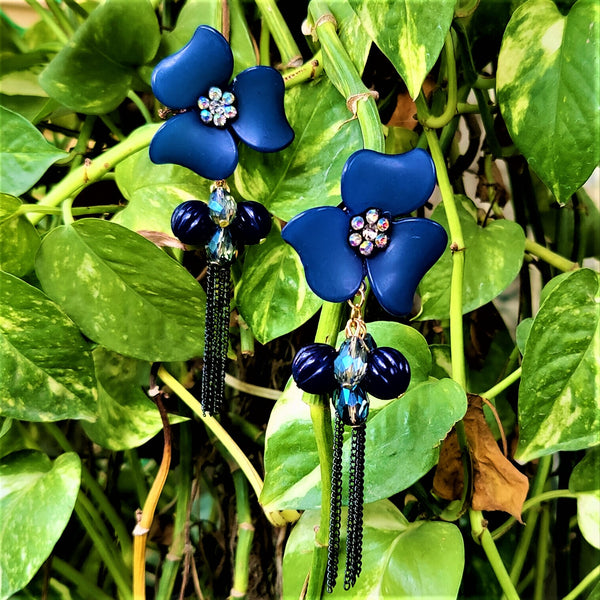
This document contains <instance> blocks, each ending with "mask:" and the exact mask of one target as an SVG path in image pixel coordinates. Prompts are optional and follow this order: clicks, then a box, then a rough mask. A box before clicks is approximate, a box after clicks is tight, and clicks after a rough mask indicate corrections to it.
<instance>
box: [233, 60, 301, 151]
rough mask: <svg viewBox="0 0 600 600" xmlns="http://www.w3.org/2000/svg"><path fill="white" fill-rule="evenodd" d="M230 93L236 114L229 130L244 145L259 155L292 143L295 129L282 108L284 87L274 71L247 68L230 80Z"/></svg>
mask: <svg viewBox="0 0 600 600" xmlns="http://www.w3.org/2000/svg"><path fill="white" fill-rule="evenodd" d="M231 91H232V92H233V94H234V96H235V97H236V99H237V105H236V106H237V111H238V117H237V119H236V120H235V121H233V123H232V124H231V128H232V129H233V130H234V131H235V133H236V134H237V135H238V137H239V138H240V139H241V140H242V141H243V142H244V143H245V144H246V145H248V146H250V148H253V149H254V150H258V151H259V152H276V151H277V150H282V149H283V148H285V147H286V146H289V145H290V144H291V143H292V140H293V139H294V130H293V129H292V128H291V127H290V125H289V123H288V121H287V117H286V116H285V110H284V108H283V95H284V92H285V87H284V85H283V79H282V78H281V75H280V74H279V73H278V72H277V71H276V70H275V69H272V68H271V67H250V68H249V69H246V70H245V71H242V72H241V73H240V74H239V75H238V76H237V77H236V78H235V79H234V80H233V83H232V86H231Z"/></svg>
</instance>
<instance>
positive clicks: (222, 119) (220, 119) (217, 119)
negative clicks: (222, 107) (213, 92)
mask: <svg viewBox="0 0 600 600" xmlns="http://www.w3.org/2000/svg"><path fill="white" fill-rule="evenodd" d="M213 123H214V124H215V125H216V126H217V127H223V125H225V123H227V117H226V116H225V115H223V114H221V115H215V116H214V117H213Z"/></svg>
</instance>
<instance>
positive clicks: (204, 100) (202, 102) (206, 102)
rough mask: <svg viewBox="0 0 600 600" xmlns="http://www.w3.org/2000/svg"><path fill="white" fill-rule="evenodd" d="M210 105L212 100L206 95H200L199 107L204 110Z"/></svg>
mask: <svg viewBox="0 0 600 600" xmlns="http://www.w3.org/2000/svg"><path fill="white" fill-rule="evenodd" d="M209 106H210V100H209V99H208V98H207V97H206V96H200V98H198V108H199V109H200V110H204V109H206V108H208V107H209Z"/></svg>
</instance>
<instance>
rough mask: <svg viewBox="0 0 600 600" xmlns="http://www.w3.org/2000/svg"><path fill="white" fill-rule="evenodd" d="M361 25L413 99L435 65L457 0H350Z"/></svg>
mask: <svg viewBox="0 0 600 600" xmlns="http://www.w3.org/2000/svg"><path fill="white" fill-rule="evenodd" d="M348 2H349V3H350V5H351V6H352V8H353V9H354V11H355V12H356V14H357V15H358V17H359V19H360V22H361V24H362V26H363V27H364V28H365V29H366V31H367V33H368V34H369V35H370V36H371V39H372V40H373V42H375V44H377V46H378V47H379V49H380V50H381V51H382V52H383V53H384V54H385V55H386V56H387V58H388V59H389V61H390V62H391V63H392V64H393V65H394V67H395V68H396V70H397V71H398V73H399V74H400V77H402V79H403V80H404V83H406V87H407V88H408V92H409V93H410V95H411V97H412V98H413V99H414V98H416V97H417V96H418V95H419V92H420V91H421V85H422V84H423V81H424V80H425V77H426V76H427V74H428V73H429V71H430V70H431V68H432V67H433V65H434V64H435V62H436V60H437V59H438V56H439V55H440V52H441V51H442V47H443V45H444V40H445V39H446V34H447V33H448V31H449V30H450V24H451V23H452V17H453V15H454V5H455V0H434V1H429V2H423V1H422V0H378V1H377V2H372V1H371V0H348Z"/></svg>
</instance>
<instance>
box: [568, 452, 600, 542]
mask: <svg viewBox="0 0 600 600" xmlns="http://www.w3.org/2000/svg"><path fill="white" fill-rule="evenodd" d="M569 491H571V492H574V493H576V494H577V522H578V524H579V529H581V533H582V534H583V537H584V538H585V539H586V540H587V541H588V543H590V544H591V545H592V546H594V547H595V548H600V518H599V515H600V447H598V446H596V447H595V448H592V449H590V450H588V451H587V453H586V455H585V456H584V457H583V459H582V460H581V462H579V463H578V464H577V465H576V466H575V468H574V469H573V472H572V473H571V477H570V479H569Z"/></svg>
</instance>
